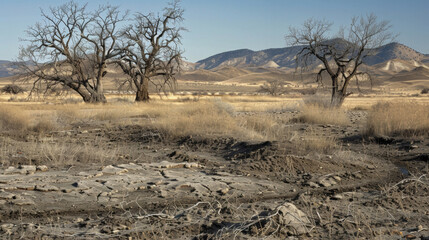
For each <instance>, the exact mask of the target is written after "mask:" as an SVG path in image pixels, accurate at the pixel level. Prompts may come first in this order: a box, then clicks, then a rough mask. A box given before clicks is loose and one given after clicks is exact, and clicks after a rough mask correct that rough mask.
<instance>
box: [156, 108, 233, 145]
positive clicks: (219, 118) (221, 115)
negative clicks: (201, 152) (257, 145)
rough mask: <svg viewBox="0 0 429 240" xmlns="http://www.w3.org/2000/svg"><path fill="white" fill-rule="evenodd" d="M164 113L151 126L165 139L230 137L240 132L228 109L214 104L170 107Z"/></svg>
mask: <svg viewBox="0 0 429 240" xmlns="http://www.w3.org/2000/svg"><path fill="white" fill-rule="evenodd" d="M164 111H168V114H167V115H161V116H160V117H159V118H157V119H155V120H154V121H153V122H152V124H151V125H152V126H154V127H156V128H157V129H158V130H159V131H160V132H162V133H164V135H165V136H166V137H178V136H189V135H194V136H213V135H216V136H224V135H227V136H231V134H235V133H238V132H240V128H239V127H238V124H237V122H236V119H234V118H233V117H232V116H231V115H230V114H229V113H228V109H224V108H222V107H221V106H220V104H215V103H214V102H198V103H193V104H186V105H179V106H170V108H169V109H164Z"/></svg>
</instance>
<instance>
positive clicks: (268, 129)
mask: <svg viewBox="0 0 429 240" xmlns="http://www.w3.org/2000/svg"><path fill="white" fill-rule="evenodd" d="M241 126H242V127H244V128H245V129H248V130H249V132H255V133H257V134H258V135H260V136H262V137H263V138H264V139H266V140H279V139H280V138H281V137H285V136H284V133H283V131H281V129H282V127H281V125H280V124H279V123H278V122H277V121H276V120H275V119H274V118H273V117H271V116H269V115H265V114H263V115H254V116H246V117H244V118H243V119H242V122H241Z"/></svg>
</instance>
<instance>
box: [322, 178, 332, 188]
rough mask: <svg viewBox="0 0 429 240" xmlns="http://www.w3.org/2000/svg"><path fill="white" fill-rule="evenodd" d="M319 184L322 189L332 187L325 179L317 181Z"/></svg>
mask: <svg viewBox="0 0 429 240" xmlns="http://www.w3.org/2000/svg"><path fill="white" fill-rule="evenodd" d="M319 184H320V185H321V186H322V187H330V186H331V185H332V184H331V182H330V181H329V180H328V179H326V178H323V179H320V180H319Z"/></svg>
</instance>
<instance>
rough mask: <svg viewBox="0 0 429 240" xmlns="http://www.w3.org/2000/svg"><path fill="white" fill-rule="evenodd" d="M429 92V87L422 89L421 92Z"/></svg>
mask: <svg viewBox="0 0 429 240" xmlns="http://www.w3.org/2000/svg"><path fill="white" fill-rule="evenodd" d="M427 93H429V88H423V89H422V91H421V94H427Z"/></svg>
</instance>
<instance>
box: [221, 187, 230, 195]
mask: <svg viewBox="0 0 429 240" xmlns="http://www.w3.org/2000/svg"><path fill="white" fill-rule="evenodd" d="M218 192H219V193H220V194H222V195H226V194H227V193H228V192H229V188H223V189H220V190H219V191H218Z"/></svg>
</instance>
